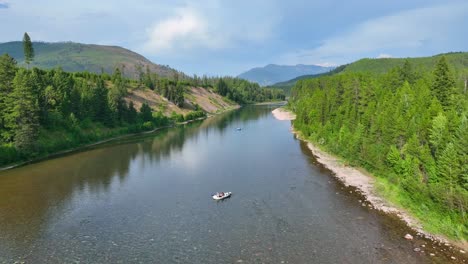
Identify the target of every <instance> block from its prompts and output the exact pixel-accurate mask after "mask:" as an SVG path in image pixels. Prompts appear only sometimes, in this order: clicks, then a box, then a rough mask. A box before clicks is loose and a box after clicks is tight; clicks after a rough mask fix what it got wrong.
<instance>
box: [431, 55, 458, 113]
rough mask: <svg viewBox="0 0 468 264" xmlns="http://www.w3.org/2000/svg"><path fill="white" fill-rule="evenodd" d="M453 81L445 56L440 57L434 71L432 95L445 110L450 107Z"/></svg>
mask: <svg viewBox="0 0 468 264" xmlns="http://www.w3.org/2000/svg"><path fill="white" fill-rule="evenodd" d="M454 87H455V80H454V79H453V76H452V74H451V72H450V69H449V66H448V64H447V60H446V59H445V56H442V58H440V60H439V61H438V62H437V64H436V68H435V70H434V82H433V84H432V92H433V95H434V96H435V97H436V98H437V99H439V101H440V103H441V104H442V106H443V107H444V110H445V109H448V106H449V105H450V96H451V95H452V94H453V92H454Z"/></svg>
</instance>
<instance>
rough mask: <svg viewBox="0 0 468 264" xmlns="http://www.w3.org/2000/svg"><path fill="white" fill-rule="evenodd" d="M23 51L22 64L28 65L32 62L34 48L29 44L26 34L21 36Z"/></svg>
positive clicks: (29, 40)
mask: <svg viewBox="0 0 468 264" xmlns="http://www.w3.org/2000/svg"><path fill="white" fill-rule="evenodd" d="M23 51H24V62H26V64H27V65H28V68H29V64H30V63H31V62H32V61H33V60H34V48H33V44H32V42H31V38H30V37H29V35H28V33H26V32H25V33H24V36H23Z"/></svg>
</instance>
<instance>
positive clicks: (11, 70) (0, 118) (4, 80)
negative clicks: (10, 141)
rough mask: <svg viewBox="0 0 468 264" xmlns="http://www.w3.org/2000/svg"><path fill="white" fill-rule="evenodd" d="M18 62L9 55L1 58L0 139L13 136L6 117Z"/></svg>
mask: <svg viewBox="0 0 468 264" xmlns="http://www.w3.org/2000/svg"><path fill="white" fill-rule="evenodd" d="M16 70H17V68H16V61H15V59H13V58H12V57H10V56H9V55H8V54H5V55H2V56H0V139H1V138H4V137H6V138H9V137H10V136H11V135H10V133H9V131H8V130H6V128H5V115H6V114H7V112H8V109H9V108H10V105H9V104H8V97H9V95H10V93H11V92H12V90H13V79H14V78H15V74H16Z"/></svg>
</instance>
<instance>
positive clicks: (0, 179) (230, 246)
mask: <svg viewBox="0 0 468 264" xmlns="http://www.w3.org/2000/svg"><path fill="white" fill-rule="evenodd" d="M272 107H273V106H251V107H244V108H242V109H240V110H237V111H233V112H229V113H225V114H223V115H219V116H215V117H212V118H209V119H207V120H204V121H200V122H197V123H192V124H188V125H185V126H184V127H177V128H171V129H167V130H163V131H158V132H157V133H154V134H150V135H145V136H138V137H131V138H127V139H125V140H120V141H116V142H112V143H108V144H105V145H102V146H99V147H96V148H94V149H91V150H87V151H83V152H80V153H75V154H70V155H67V156H64V157H60V158H55V159H51V160H47V161H43V162H40V163H35V164H31V165H27V166H23V167H20V168H16V169H12V170H8V171H3V172H0V263H1V262H5V263H13V262H15V261H24V262H26V263H77V262H81V263H140V262H141V263H220V262H223V263H236V262H237V263H241V262H244V263H430V261H434V259H431V258H429V257H426V256H425V255H424V254H419V253H415V252H413V244H412V243H411V242H408V241H405V240H404V239H402V237H403V235H404V234H405V232H406V231H407V230H405V227H402V226H401V225H400V224H398V223H399V222H398V221H395V220H394V219H392V218H390V217H385V216H382V215H379V214H378V213H376V212H374V211H371V210H369V209H367V208H364V207H362V206H361V204H360V203H359V202H358V197H356V196H354V194H350V193H349V192H350V189H347V188H344V187H343V186H342V185H341V184H340V183H338V182H336V181H335V180H333V178H332V177H331V176H330V172H329V171H327V170H325V169H323V168H322V167H321V166H319V165H318V164H317V163H316V161H315V159H314V157H313V156H312V155H311V153H310V151H309V150H308V149H307V146H306V145H305V144H304V143H301V142H300V141H299V140H297V139H295V138H294V136H293V135H292V134H291V133H290V131H289V129H290V122H288V121H278V120H276V119H274V118H273V116H272V115H271V114H270V112H271V110H272V109H273V108H272ZM237 127H242V131H237V130H236V128H237ZM216 191H232V192H233V196H232V197H231V198H229V199H227V200H225V201H221V202H215V201H213V200H212V198H211V195H212V193H214V192H216ZM439 261H440V260H439Z"/></svg>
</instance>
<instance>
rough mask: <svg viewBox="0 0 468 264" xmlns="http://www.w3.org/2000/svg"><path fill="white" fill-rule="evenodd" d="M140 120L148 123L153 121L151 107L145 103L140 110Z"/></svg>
mask: <svg viewBox="0 0 468 264" xmlns="http://www.w3.org/2000/svg"><path fill="white" fill-rule="evenodd" d="M140 118H141V120H142V121H143V122H149V121H151V120H153V114H152V113H151V107H149V105H148V104H147V103H146V102H145V103H143V104H142V105H141V108H140Z"/></svg>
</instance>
